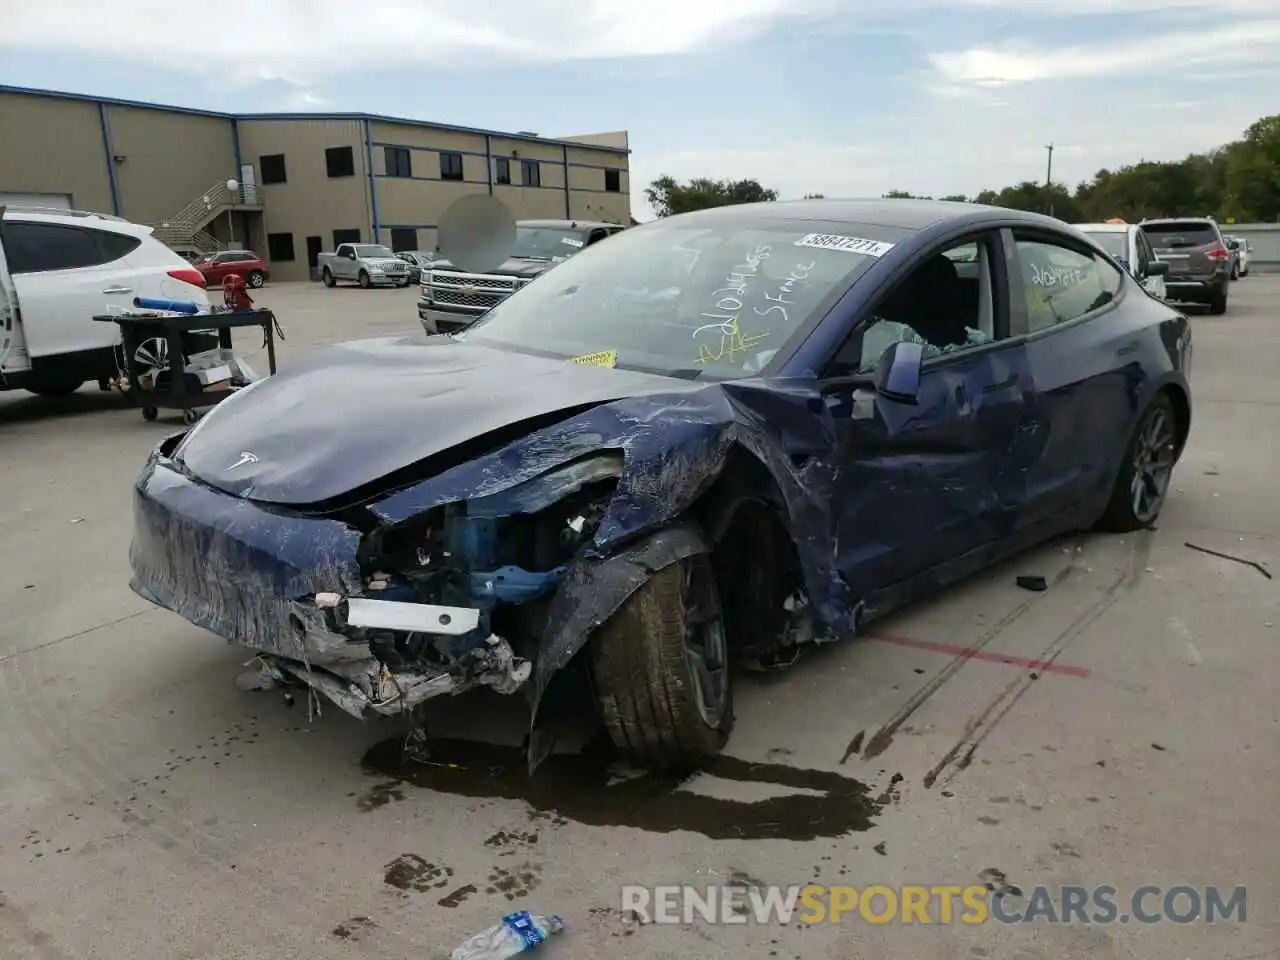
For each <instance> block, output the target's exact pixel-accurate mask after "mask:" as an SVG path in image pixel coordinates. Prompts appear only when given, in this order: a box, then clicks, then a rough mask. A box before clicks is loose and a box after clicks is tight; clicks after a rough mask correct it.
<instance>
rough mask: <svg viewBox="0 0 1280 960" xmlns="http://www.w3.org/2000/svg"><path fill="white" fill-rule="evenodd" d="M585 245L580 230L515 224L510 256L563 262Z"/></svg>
mask: <svg viewBox="0 0 1280 960" xmlns="http://www.w3.org/2000/svg"><path fill="white" fill-rule="evenodd" d="M585 245H586V239H585V238H584V236H583V234H582V231H581V230H573V229H570V228H569V227H529V226H524V225H523V224H516V245H515V249H514V250H513V251H512V253H511V255H512V256H513V257H519V258H520V259H522V260H555V259H556V258H560V259H562V260H563V259H564V258H565V257H570V256H573V254H575V253H577V252H578V251H579V250H581V249H582V248H583V246H585Z"/></svg>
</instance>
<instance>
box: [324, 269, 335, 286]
mask: <svg viewBox="0 0 1280 960" xmlns="http://www.w3.org/2000/svg"><path fill="white" fill-rule="evenodd" d="M320 279H321V280H323V281H324V285H325V286H326V287H334V286H337V284H338V281H337V280H335V279H333V273H332V272H331V271H330V270H329V268H328V267H325V268H324V272H323V273H322V274H320Z"/></svg>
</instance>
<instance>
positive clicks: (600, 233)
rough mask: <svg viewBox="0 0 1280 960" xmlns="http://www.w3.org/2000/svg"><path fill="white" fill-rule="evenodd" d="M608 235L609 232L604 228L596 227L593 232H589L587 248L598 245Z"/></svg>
mask: <svg viewBox="0 0 1280 960" xmlns="http://www.w3.org/2000/svg"><path fill="white" fill-rule="evenodd" d="M608 235H609V231H608V230H606V229H605V228H604V227H596V228H595V229H594V230H592V231H591V235H590V236H589V237H587V246H590V245H591V244H593V243H598V242H599V241H601V240H603V239H604V238H605V237H607V236H608Z"/></svg>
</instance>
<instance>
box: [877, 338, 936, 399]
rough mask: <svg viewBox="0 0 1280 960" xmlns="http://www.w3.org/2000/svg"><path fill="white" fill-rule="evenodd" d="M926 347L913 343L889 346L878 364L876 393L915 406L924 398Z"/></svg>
mask: <svg viewBox="0 0 1280 960" xmlns="http://www.w3.org/2000/svg"><path fill="white" fill-rule="evenodd" d="M923 365H924V345H923V344H920V343H914V342H912V341H909V340H899V341H898V342H897V343H891V344H889V348H888V349H887V350H885V352H884V353H882V354H881V355H880V361H879V362H878V363H877V364H876V373H875V379H874V383H875V388H876V393H878V394H880V395H881V396H882V397H885V398H886V399H889V400H896V401H898V402H899V403H915V402H916V401H917V400H918V399H919V396H920V370H921V367H922V366H923Z"/></svg>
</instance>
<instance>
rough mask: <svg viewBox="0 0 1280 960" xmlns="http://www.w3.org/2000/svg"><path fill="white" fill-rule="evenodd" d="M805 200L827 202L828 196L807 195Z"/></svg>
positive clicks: (823, 194)
mask: <svg viewBox="0 0 1280 960" xmlns="http://www.w3.org/2000/svg"><path fill="white" fill-rule="evenodd" d="M804 198H805V199H806V200H825V199H827V195H826V194H825V193H806V194H805V195H804Z"/></svg>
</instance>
